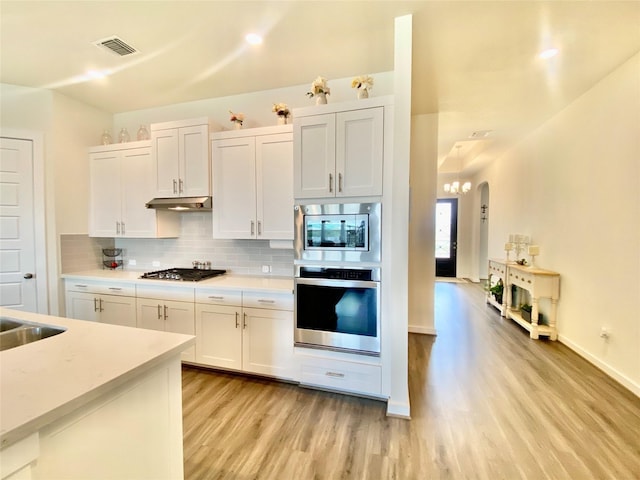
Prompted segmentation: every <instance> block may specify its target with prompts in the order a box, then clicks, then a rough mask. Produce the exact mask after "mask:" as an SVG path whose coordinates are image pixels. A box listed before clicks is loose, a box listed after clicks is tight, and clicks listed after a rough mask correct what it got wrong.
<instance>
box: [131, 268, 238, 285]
mask: <svg viewBox="0 0 640 480" xmlns="http://www.w3.org/2000/svg"><path fill="white" fill-rule="evenodd" d="M226 272H227V271H226V270H203V269H199V268H168V269H166V270H157V271H155V272H147V273H144V274H143V275H142V276H141V277H140V278H147V279H150V280H177V281H183V282H199V281H200V280H205V279H207V278H212V277H217V276H218V275H223V274H225V273H226Z"/></svg>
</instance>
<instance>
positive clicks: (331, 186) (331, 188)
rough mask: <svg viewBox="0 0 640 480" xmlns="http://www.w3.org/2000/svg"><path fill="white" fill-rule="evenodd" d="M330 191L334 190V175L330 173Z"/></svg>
mask: <svg viewBox="0 0 640 480" xmlns="http://www.w3.org/2000/svg"><path fill="white" fill-rule="evenodd" d="M329 192H333V175H332V174H329Z"/></svg>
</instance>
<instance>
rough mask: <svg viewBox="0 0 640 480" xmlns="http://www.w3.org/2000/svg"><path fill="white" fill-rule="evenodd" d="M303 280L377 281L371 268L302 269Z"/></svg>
mask: <svg viewBox="0 0 640 480" xmlns="http://www.w3.org/2000/svg"><path fill="white" fill-rule="evenodd" d="M299 276H300V277H301V278H326V279H330V280H360V281H371V280H374V281H375V280H377V279H376V278H375V276H376V275H374V269H371V268H357V269H356V268H326V267H300V275H299Z"/></svg>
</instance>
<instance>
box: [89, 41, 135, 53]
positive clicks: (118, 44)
mask: <svg viewBox="0 0 640 480" xmlns="http://www.w3.org/2000/svg"><path fill="white" fill-rule="evenodd" d="M94 45H96V46H98V47H101V48H104V49H107V50H109V51H110V52H111V53H115V54H116V55H118V56H120V57H124V56H126V55H131V54H133V53H138V51H137V50H136V49H135V48H133V47H132V46H131V45H128V44H127V43H125V42H124V41H122V40H121V39H120V38H118V37H109V38H103V39H102V40H98V41H97V42H94Z"/></svg>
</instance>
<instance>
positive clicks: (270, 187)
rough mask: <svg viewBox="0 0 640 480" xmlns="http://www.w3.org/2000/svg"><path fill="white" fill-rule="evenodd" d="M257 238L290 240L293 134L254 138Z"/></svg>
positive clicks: (291, 224) (291, 234)
mask: <svg viewBox="0 0 640 480" xmlns="http://www.w3.org/2000/svg"><path fill="white" fill-rule="evenodd" d="M256 194H257V206H256V209H257V212H256V213H257V222H258V231H257V233H258V238H263V239H269V240H293V135H292V134H291V133H282V134H277V135H265V136H259V137H256Z"/></svg>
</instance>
